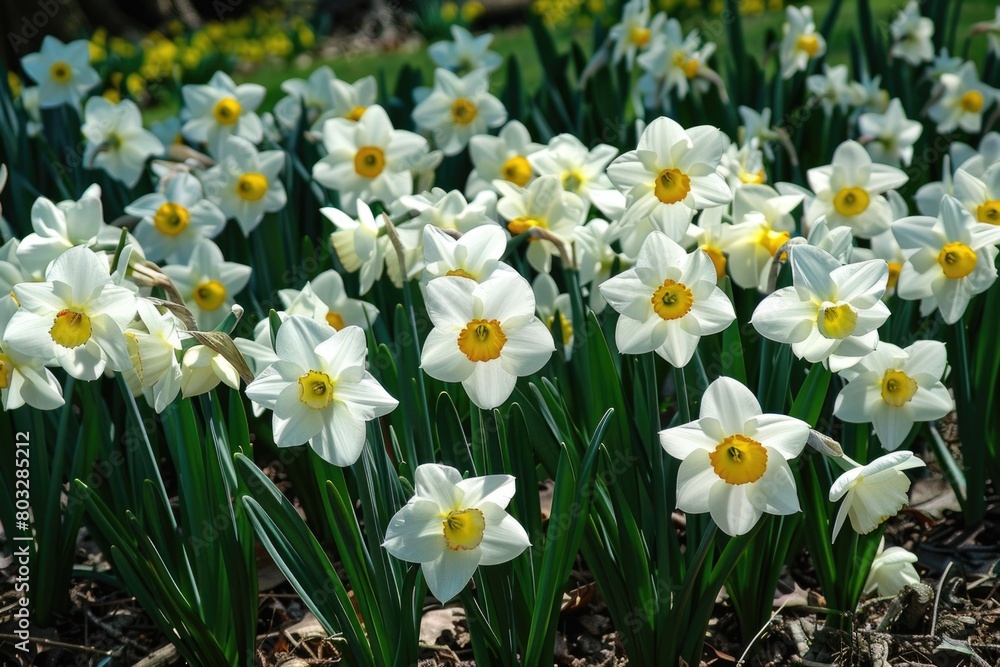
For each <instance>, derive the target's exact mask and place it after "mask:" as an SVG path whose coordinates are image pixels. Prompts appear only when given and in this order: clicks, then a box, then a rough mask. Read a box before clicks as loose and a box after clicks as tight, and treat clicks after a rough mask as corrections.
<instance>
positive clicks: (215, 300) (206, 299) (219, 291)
mask: <svg viewBox="0 0 1000 667" xmlns="http://www.w3.org/2000/svg"><path fill="white" fill-rule="evenodd" d="M194 302H195V303H196V304H198V307H199V308H201V309H202V310H216V309H217V308H220V307H221V306H222V304H223V303H225V302H226V286H225V285H223V284H222V283H220V282H219V281H218V280H207V281H205V282H203V283H202V284H200V285H198V286H197V287H195V288H194Z"/></svg>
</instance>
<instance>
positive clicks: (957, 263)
mask: <svg viewBox="0 0 1000 667" xmlns="http://www.w3.org/2000/svg"><path fill="white" fill-rule="evenodd" d="M978 261H979V260H978V258H977V257H976V251H975V250H973V249H972V248H970V247H969V246H967V245H965V244H964V243H962V242H961V241H955V242H953V243H949V244H947V245H945V247H943V248H941V252H939V253H938V264H940V265H941V270H942V271H944V275H946V276H947V277H949V278H951V279H952V280H958V279H959V278H964V277H966V276H967V275H969V274H970V273H972V272H973V271H975V270H976V263H977V262H978Z"/></svg>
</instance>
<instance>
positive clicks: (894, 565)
mask: <svg viewBox="0 0 1000 667" xmlns="http://www.w3.org/2000/svg"><path fill="white" fill-rule="evenodd" d="M916 562H917V557H916V556H915V555H914V554H911V553H910V552H909V551H907V550H906V549H904V548H903V547H889V548H888V549H885V540H884V539H883V540H882V543H881V544H880V545H879V549H878V553H876V554H875V560H873V561H872V567H871V570H869V571H868V579H867V580H866V581H865V588H864V594H865V595H871V594H872V593H874V592H875V591H876V590H878V594H879V595H880V596H882V597H891V596H893V595H895V594H896V593H898V592H899V591H901V590H903V587H904V586H906V585H908V584H918V583H920V575H919V574H917V568H915V567H913V564H914V563H916Z"/></svg>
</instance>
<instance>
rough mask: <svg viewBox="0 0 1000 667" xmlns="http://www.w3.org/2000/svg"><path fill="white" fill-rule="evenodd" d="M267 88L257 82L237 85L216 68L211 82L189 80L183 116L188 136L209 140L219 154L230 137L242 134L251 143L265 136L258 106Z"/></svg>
mask: <svg viewBox="0 0 1000 667" xmlns="http://www.w3.org/2000/svg"><path fill="white" fill-rule="evenodd" d="M265 92H266V90H265V89H264V86H261V85H259V84H256V83H242V84H240V85H238V86H237V85H236V84H235V83H234V82H233V80H232V79H231V78H230V77H229V75H228V74H226V73H225V72H216V73H215V74H213V75H212V78H211V79H210V80H209V82H208V83H207V84H204V85H194V84H189V85H186V86H184V87H183V88H181V95H182V96H183V97H184V109H183V110H182V112H181V118H182V119H184V125H183V127H182V128H181V132H182V133H183V135H184V138H185V139H187V140H188V141H190V142H192V143H195V144H208V150H209V151H210V152H211V153H212V155H214V156H216V157H218V156H219V155H220V153H222V152H223V147H224V145H225V142H226V139H227V138H228V137H240V138H242V139H245V140H247V141H248V142H250V143H251V144H259V143H260V142H261V140H262V139H263V138H264V128H263V126H262V125H261V122H260V117H259V116H258V115H257V107H259V106H260V103H261V102H263V101H264V94H265Z"/></svg>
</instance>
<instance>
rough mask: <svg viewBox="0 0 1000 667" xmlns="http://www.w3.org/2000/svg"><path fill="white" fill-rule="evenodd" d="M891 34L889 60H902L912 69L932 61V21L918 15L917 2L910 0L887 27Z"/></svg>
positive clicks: (918, 7) (918, 6)
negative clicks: (891, 42)
mask: <svg viewBox="0 0 1000 667" xmlns="http://www.w3.org/2000/svg"><path fill="white" fill-rule="evenodd" d="M889 32H890V33H892V41H893V44H892V48H891V49H889V57H890V58H902V59H903V60H905V61H906V62H908V63H910V64H911V65H913V66H914V67H916V66H917V65H919V64H920V63H924V62H929V61H931V60H933V59H934V44H933V43H932V42H931V38H932V37H933V36H934V21H932V20H931V19H929V18H927V17H925V16H921V15H920V5H919V4H918V3H917V0H910V2H908V3H906V7H905V8H903V10H902V11H900V12H899V14H898V15H897V16H896V19H895V20H894V21H893V22H892V23H891V24H890V25H889Z"/></svg>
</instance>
